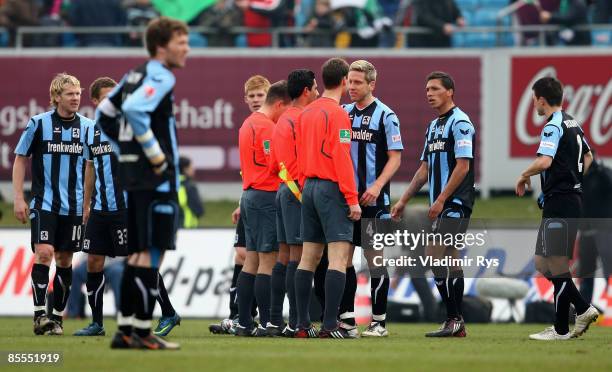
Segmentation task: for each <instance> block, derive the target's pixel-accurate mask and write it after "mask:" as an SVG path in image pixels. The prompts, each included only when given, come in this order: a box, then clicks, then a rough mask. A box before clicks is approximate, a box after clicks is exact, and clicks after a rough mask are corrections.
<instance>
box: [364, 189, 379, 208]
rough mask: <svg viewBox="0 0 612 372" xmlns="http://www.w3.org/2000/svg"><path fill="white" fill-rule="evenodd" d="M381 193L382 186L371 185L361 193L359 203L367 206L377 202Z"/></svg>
mask: <svg viewBox="0 0 612 372" xmlns="http://www.w3.org/2000/svg"><path fill="white" fill-rule="evenodd" d="M379 195H380V187H378V186H377V185H376V184H373V185H372V186H370V187H369V188H368V189H367V190H366V191H365V192H364V193H363V195H361V199H359V204H360V205H362V206H364V207H367V206H368V205H370V204H374V203H376V199H378V196H379Z"/></svg>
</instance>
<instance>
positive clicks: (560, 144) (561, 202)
mask: <svg viewBox="0 0 612 372" xmlns="http://www.w3.org/2000/svg"><path fill="white" fill-rule="evenodd" d="M531 89H532V90H533V106H534V107H535V109H536V111H537V113H538V115H540V116H545V117H546V118H547V119H546V124H545V125H544V128H542V135H541V139H540V146H539V148H538V152H537V158H536V159H535V160H534V161H533V162H532V163H531V165H530V166H529V167H528V168H527V169H525V171H523V173H521V175H520V177H519V178H518V180H517V182H516V194H517V195H518V196H523V195H524V194H525V189H526V188H527V187H531V176H535V175H537V174H539V175H540V182H541V183H542V196H541V200H540V203H539V204H541V203H543V211H542V222H541V223H540V229H539V231H538V240H537V243H536V249H535V265H536V269H537V270H538V271H539V272H541V273H542V274H543V275H544V276H545V277H546V278H548V279H549V280H550V281H551V282H552V283H553V285H554V295H555V297H554V299H555V324H554V326H552V327H548V328H546V329H545V330H544V331H542V332H539V333H535V334H532V335H530V336H529V338H530V339H532V340H540V341H554V340H568V339H570V338H574V337H579V336H581V335H582V334H583V333H584V332H586V330H587V329H588V328H589V325H590V324H591V323H593V322H595V321H596V320H597V317H598V316H599V312H598V311H597V309H596V308H595V307H594V306H592V305H590V304H589V303H588V302H587V301H585V300H584V299H583V298H582V296H581V295H580V292H578V290H577V289H576V286H575V285H574V282H573V281H572V275H571V273H570V270H569V259H570V258H571V257H572V250H573V247H574V241H575V240H576V233H577V228H578V226H577V219H578V218H580V217H581V213H582V197H581V194H582V178H583V174H584V173H585V172H586V171H587V170H588V169H589V167H590V165H591V163H592V162H593V155H592V154H591V149H590V148H589V145H588V144H587V142H586V140H585V138H584V132H583V131H582V128H581V127H580V124H579V123H578V122H577V121H576V120H575V119H574V118H573V117H571V116H570V115H568V114H567V113H566V112H565V111H563V110H562V109H561V104H562V102H563V86H562V85H561V82H559V80H557V79H555V78H553V77H544V78H541V79H539V80H538V81H536V82H535V83H534V84H533V86H532V88H531ZM542 199H543V200H542ZM570 303H572V304H574V307H575V308H576V314H577V315H576V324H575V326H574V329H573V331H572V332H570V330H569V325H568V324H569V319H568V317H569V308H570Z"/></svg>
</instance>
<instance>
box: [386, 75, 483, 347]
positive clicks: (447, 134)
mask: <svg viewBox="0 0 612 372" xmlns="http://www.w3.org/2000/svg"><path fill="white" fill-rule="evenodd" d="M426 81H427V84H426V88H425V89H426V92H427V101H428V102H429V105H430V106H431V107H432V108H433V109H434V110H435V111H437V112H438V117H437V118H436V119H434V120H433V121H432V122H431V123H430V124H429V126H428V127H427V132H426V134H425V146H424V148H423V153H422V155H421V166H420V167H419V169H418V170H417V172H416V174H415V175H414V177H413V178H412V181H411V182H410V184H409V185H408V189H406V191H404V194H403V195H402V197H401V198H400V200H399V201H398V202H397V203H396V204H395V205H394V206H393V208H392V210H391V215H392V217H393V218H396V219H398V218H400V217H401V216H402V213H403V211H404V208H405V207H406V204H407V203H408V201H409V200H410V199H412V197H413V196H414V195H415V194H416V193H417V192H418V191H419V190H420V189H421V188H422V187H423V185H425V183H429V203H430V209H429V218H430V219H431V220H433V221H434V226H433V231H434V232H435V233H438V234H447V233H450V234H453V235H454V234H461V233H465V231H466V230H467V227H468V223H469V218H470V216H471V214H472V208H473V207H474V138H475V129H474V125H473V124H472V122H471V121H470V118H469V117H468V116H467V114H465V113H464V112H463V111H461V110H460V109H459V107H457V106H455V103H454V101H453V96H454V93H455V82H454V81H453V79H452V78H451V76H450V75H448V74H447V73H444V72H439V71H436V72H432V73H431V74H429V75H428V76H427V79H426ZM427 254H428V255H429V256H431V257H433V258H434V259H438V258H442V257H452V258H458V257H459V250H458V249H456V248H455V247H453V246H430V247H427ZM431 270H432V272H433V274H434V277H435V283H436V287H437V288H438V291H439V292H440V297H441V298H442V301H443V302H444V304H445V305H446V316H447V319H446V321H445V322H444V323H443V324H442V326H441V327H440V329H438V330H437V331H434V332H429V333H427V334H426V336H427V337H465V336H466V335H467V333H466V331H465V322H464V321H463V316H462V308H461V305H462V301H463V287H464V279H463V269H462V268H461V267H460V266H459V267H455V266H451V267H440V266H434V267H432V268H431Z"/></svg>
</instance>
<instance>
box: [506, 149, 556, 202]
mask: <svg viewBox="0 0 612 372" xmlns="http://www.w3.org/2000/svg"><path fill="white" fill-rule="evenodd" d="M552 161H553V158H552V157H551V156H548V155H540V156H538V157H537V158H536V159H535V160H534V161H533V163H531V165H529V167H527V169H525V171H523V173H521V176H520V177H519V178H518V180H517V181H516V186H515V188H514V191H515V192H516V195H518V196H523V195H525V190H526V189H528V188H531V176H535V175H537V174H540V173H542V172H543V171H545V170H547V169H548V168H550V166H551V164H552Z"/></svg>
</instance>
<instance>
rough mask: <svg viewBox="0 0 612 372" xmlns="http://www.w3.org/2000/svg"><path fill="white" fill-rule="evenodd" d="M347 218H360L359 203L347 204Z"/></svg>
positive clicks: (356, 219)
mask: <svg viewBox="0 0 612 372" xmlns="http://www.w3.org/2000/svg"><path fill="white" fill-rule="evenodd" d="M348 218H350V219H351V220H352V221H359V219H360V218H361V207H360V206H359V204H353V205H349V215H348Z"/></svg>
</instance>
